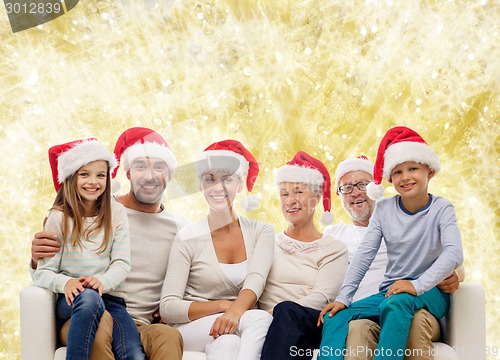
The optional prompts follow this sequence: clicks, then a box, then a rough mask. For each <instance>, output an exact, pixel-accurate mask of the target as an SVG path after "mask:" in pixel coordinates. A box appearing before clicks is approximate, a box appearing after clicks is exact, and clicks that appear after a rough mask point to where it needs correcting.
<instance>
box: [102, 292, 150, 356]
mask: <svg viewBox="0 0 500 360" xmlns="http://www.w3.org/2000/svg"><path fill="white" fill-rule="evenodd" d="M102 297H103V300H104V303H105V305H106V310H108V312H109V313H110V314H111V316H112V317H113V353H114V354H115V358H116V359H117V360H127V359H131V360H144V359H146V355H145V354H144V350H143V348H142V344H141V337H140V335H139V330H138V329H137V325H135V323H134V320H132V318H131V317H130V315H129V314H128V312H127V308H126V305H125V300H123V299H122V298H119V297H116V296H112V295H109V294H104V295H103V296H102Z"/></svg>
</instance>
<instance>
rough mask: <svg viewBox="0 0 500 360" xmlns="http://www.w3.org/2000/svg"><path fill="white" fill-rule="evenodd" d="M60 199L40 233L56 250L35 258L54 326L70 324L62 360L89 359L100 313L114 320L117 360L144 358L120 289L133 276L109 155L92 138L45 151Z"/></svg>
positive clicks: (113, 163)
mask: <svg viewBox="0 0 500 360" xmlns="http://www.w3.org/2000/svg"><path fill="white" fill-rule="evenodd" d="M49 161H50V166H51V170H52V178H53V181H54V187H55V189H56V191H57V196H56V199H55V201H54V204H53V206H52V208H51V209H50V212H49V214H48V216H47V218H46V220H45V225H44V230H46V231H52V232H54V233H56V234H57V239H58V240H59V241H60V242H61V251H59V252H57V253H56V254H55V256H54V257H52V258H45V259H41V260H39V263H38V267H37V270H36V271H35V275H34V280H35V285H37V286H40V287H44V288H47V289H49V290H52V291H54V292H55V293H58V294H59V296H58V298H57V301H56V313H57V323H58V329H60V327H61V326H62V325H63V324H64V323H65V322H66V321H67V320H68V319H69V318H71V319H72V321H71V323H70V326H69V330H68V338H67V352H66V358H67V359H89V357H90V352H91V349H92V343H93V341H94V337H95V333H96V331H97V327H98V325H99V321H100V319H101V316H102V314H103V313H104V310H108V312H109V313H110V314H111V316H112V317H113V345H112V348H113V352H114V354H115V357H116V358H117V359H144V358H145V356H144V352H143V350H142V346H141V342H140V338H139V333H138V331H137V327H136V326H135V324H134V322H133V320H132V318H131V317H130V316H129V315H128V313H127V311H126V305H125V298H126V295H125V292H124V289H123V287H122V285H121V284H122V283H123V282H124V280H125V278H126V277H127V274H128V273H129V271H130V244H129V233H128V222H127V216H126V213H125V210H124V208H123V206H122V205H120V204H118V203H117V202H115V201H114V200H112V196H111V190H110V174H111V171H112V170H113V169H114V167H115V166H116V160H115V158H114V156H113V155H112V154H111V153H110V152H109V151H108V150H106V148H105V147H104V146H102V145H101V144H100V143H99V142H98V141H97V140H96V139H94V138H91V139H86V140H77V141H72V142H69V143H66V144H62V145H56V146H53V147H51V148H50V149H49Z"/></svg>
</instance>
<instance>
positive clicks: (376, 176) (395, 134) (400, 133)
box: [366, 126, 441, 200]
mask: <svg viewBox="0 0 500 360" xmlns="http://www.w3.org/2000/svg"><path fill="white" fill-rule="evenodd" d="M407 161H414V162H417V163H421V164H425V165H427V166H429V168H431V169H432V170H434V172H436V173H437V172H438V171H439V170H440V169H441V162H440V161H439V158H438V156H437V155H436V153H435V152H434V150H432V149H431V148H430V147H429V145H427V143H426V142H425V140H424V139H423V138H422V137H421V136H420V135H419V134H418V133H416V132H415V131H413V130H412V129H410V128H407V127H405V126H397V127H394V128H392V129H390V130H389V131H387V133H386V134H385V136H384V137H383V139H382V141H381V142H380V145H379V147H378V151H377V160H376V161H375V167H374V168H373V183H370V184H369V185H368V187H367V189H366V190H367V194H368V196H369V197H370V198H371V199H373V200H378V199H380V198H382V197H383V196H384V188H383V187H382V178H383V177H385V178H386V180H387V181H388V182H390V183H392V179H391V172H392V170H393V169H394V168H395V167H396V166H398V165H399V164H402V163H404V162H407Z"/></svg>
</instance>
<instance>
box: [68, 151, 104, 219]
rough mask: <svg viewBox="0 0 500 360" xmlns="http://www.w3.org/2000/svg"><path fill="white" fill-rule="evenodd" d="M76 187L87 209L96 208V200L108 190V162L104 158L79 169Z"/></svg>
mask: <svg viewBox="0 0 500 360" xmlns="http://www.w3.org/2000/svg"><path fill="white" fill-rule="evenodd" d="M76 174H77V178H76V189H77V193H78V195H79V196H80V198H81V199H82V201H83V204H84V207H85V208H86V209H87V210H94V209H95V208H96V200H97V198H98V197H99V196H101V195H102V194H103V193H104V191H105V190H106V179H107V177H108V163H107V162H106V161H104V160H98V161H92V162H90V163H88V164H86V165H83V166H82V167H81V168H80V169H78V171H77V173H76Z"/></svg>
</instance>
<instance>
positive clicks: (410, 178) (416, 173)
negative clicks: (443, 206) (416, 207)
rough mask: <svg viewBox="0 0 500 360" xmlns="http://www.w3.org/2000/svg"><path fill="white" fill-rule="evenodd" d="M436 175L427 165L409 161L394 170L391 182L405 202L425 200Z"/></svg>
mask: <svg viewBox="0 0 500 360" xmlns="http://www.w3.org/2000/svg"><path fill="white" fill-rule="evenodd" d="M434 173H435V172H434V171H433V170H431V169H430V168H429V167H428V166H427V165H424V164H421V163H417V162H414V161H407V162H404V163H402V164H399V165H397V166H396V167H395V168H394V169H392V171H391V180H392V184H393V185H394V188H395V189H396V191H397V192H398V193H400V194H401V197H402V198H403V201H405V200H406V199H417V200H418V199H425V198H427V195H428V193H427V189H428V185H429V180H430V179H431V178H432V177H433V176H434Z"/></svg>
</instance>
